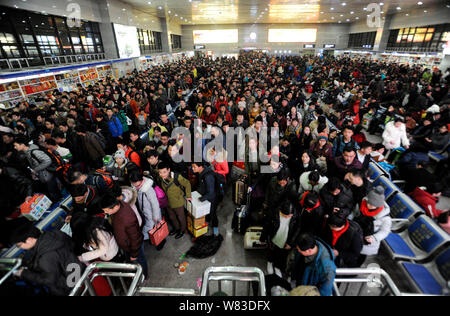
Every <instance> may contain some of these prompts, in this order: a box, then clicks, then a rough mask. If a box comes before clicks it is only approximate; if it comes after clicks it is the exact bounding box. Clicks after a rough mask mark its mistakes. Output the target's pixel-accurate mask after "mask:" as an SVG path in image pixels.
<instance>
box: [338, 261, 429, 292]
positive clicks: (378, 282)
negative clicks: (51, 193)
mask: <svg viewBox="0 0 450 316" xmlns="http://www.w3.org/2000/svg"><path fill="white" fill-rule="evenodd" d="M338 284H340V285H341V286H340V287H339V286H338ZM354 285H358V286H359V287H358V288H356V287H355V286H354ZM364 288H368V289H370V288H372V289H378V291H379V296H387V295H389V294H390V295H392V296H429V295H424V294H417V293H403V292H401V291H400V290H399V288H398V287H397V285H396V284H395V283H394V281H393V280H392V278H391V277H390V275H389V274H388V273H387V272H386V271H384V270H383V269H380V268H360V269H337V270H336V279H335V280H334V295H335V296H364V294H362V292H363V290H364ZM350 292H356V293H357V294H356V295H351V294H349V293H350Z"/></svg>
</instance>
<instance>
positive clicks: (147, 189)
mask: <svg viewBox="0 0 450 316" xmlns="http://www.w3.org/2000/svg"><path fill="white" fill-rule="evenodd" d="M137 192H138V195H137V200H136V206H137V208H138V209H139V211H140V213H141V214H142V216H143V220H144V228H143V230H142V232H143V234H144V240H148V239H149V235H148V232H149V231H150V230H152V229H153V227H155V225H156V224H158V223H159V222H160V221H161V220H162V215H161V208H160V207H159V202H158V198H157V197H156V192H155V190H154V189H153V180H152V179H149V178H145V177H144V183H143V184H142V186H141V188H140V189H138V190H137Z"/></svg>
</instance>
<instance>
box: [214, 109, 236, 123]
mask: <svg viewBox="0 0 450 316" xmlns="http://www.w3.org/2000/svg"><path fill="white" fill-rule="evenodd" d="M220 114H222V113H220V112H218V113H217V114H215V115H214V123H215V122H217V117H218V116H219V115H220ZM224 117H225V119H224V121H228V122H230V124H232V123H233V118H232V117H231V114H230V112H228V111H226V112H225V115H224Z"/></svg>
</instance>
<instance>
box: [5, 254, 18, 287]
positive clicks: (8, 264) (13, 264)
mask: <svg viewBox="0 0 450 316" xmlns="http://www.w3.org/2000/svg"><path fill="white" fill-rule="evenodd" d="M21 265H22V259H0V271H6V274H5V275H4V276H2V278H1V279H0V285H2V284H3V282H5V281H6V280H7V279H8V278H9V277H11V276H12V275H13V274H14V272H16V271H17V270H19V268H20V266H21Z"/></svg>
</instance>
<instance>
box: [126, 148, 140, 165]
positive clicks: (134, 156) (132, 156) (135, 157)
mask: <svg viewBox="0 0 450 316" xmlns="http://www.w3.org/2000/svg"><path fill="white" fill-rule="evenodd" d="M125 157H127V159H128V160H129V161H131V162H134V163H135V164H136V165H137V166H138V167H139V168H141V157H140V156H139V154H138V153H137V152H135V151H134V150H133V149H132V148H128V150H127V152H126V153H125Z"/></svg>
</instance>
